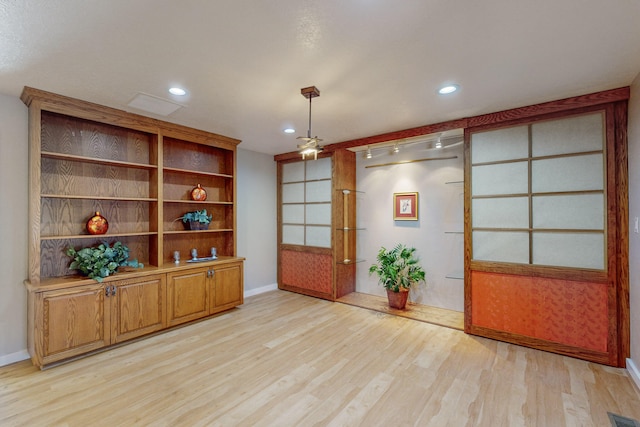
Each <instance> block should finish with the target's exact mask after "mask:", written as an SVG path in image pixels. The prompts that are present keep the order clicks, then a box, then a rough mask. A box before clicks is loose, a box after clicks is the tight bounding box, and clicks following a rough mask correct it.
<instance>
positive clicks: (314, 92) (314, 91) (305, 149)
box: [297, 86, 322, 160]
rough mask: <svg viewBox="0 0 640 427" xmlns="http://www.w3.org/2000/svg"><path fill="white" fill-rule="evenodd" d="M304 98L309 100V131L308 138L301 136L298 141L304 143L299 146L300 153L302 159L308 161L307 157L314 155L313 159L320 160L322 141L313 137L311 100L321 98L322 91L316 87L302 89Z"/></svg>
mask: <svg viewBox="0 0 640 427" xmlns="http://www.w3.org/2000/svg"><path fill="white" fill-rule="evenodd" d="M300 93H301V94H302V96H304V97H305V98H307V99H308V100H309V130H307V136H306V137H305V136H299V137H298V138H297V139H299V140H301V141H304V143H302V144H298V148H299V149H300V151H299V153H300V154H302V159H303V160H304V159H306V157H307V156H310V155H312V154H313V159H314V160H317V159H318V153H320V152H321V151H322V147H321V146H320V144H319V143H320V142H321V141H322V140H321V139H320V138H318V137H317V136H314V137H312V136H311V100H312V99H313V98H315V97H317V96H320V91H319V90H318V88H317V87H315V86H309V87H304V88H302V89H300Z"/></svg>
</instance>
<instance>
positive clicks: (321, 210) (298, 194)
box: [280, 158, 333, 248]
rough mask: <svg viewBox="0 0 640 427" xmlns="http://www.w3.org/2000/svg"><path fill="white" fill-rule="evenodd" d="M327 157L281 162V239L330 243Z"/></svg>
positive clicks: (305, 243)
mask: <svg viewBox="0 0 640 427" xmlns="http://www.w3.org/2000/svg"><path fill="white" fill-rule="evenodd" d="M331 173H332V165H331V158H325V159H318V160H317V161H313V162H296V163H289V164H285V165H284V167H283V169H282V186H281V192H282V199H281V205H280V212H281V225H282V243H284V244H291V245H297V246H312V247H320V248H330V247H331V237H332V225H331V219H332V218H331V203H332V193H333V190H332V180H331Z"/></svg>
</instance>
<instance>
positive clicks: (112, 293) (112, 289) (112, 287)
mask: <svg viewBox="0 0 640 427" xmlns="http://www.w3.org/2000/svg"><path fill="white" fill-rule="evenodd" d="M117 290H118V288H116V285H112V286H111V295H115V294H116V291H117Z"/></svg>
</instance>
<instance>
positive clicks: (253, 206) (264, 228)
mask: <svg viewBox="0 0 640 427" xmlns="http://www.w3.org/2000/svg"><path fill="white" fill-rule="evenodd" d="M237 161H238V182H237V185H238V188H237V192H238V200H237V203H238V204H237V208H238V213H237V221H238V234H237V236H238V237H237V238H238V241H237V249H238V256H241V257H245V258H246V261H245V264H244V288H245V295H252V294H253V293H255V292H256V291H257V290H264V289H276V288H277V251H276V248H277V236H276V234H277V219H276V217H277V213H276V212H277V209H276V182H277V179H276V178H277V175H276V162H275V161H274V160H273V156H271V155H267V154H261V153H257V152H255V151H248V150H242V149H238V160H237Z"/></svg>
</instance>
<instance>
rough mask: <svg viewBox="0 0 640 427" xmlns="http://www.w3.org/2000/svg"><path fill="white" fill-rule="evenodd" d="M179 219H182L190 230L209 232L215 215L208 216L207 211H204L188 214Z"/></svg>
mask: <svg viewBox="0 0 640 427" xmlns="http://www.w3.org/2000/svg"><path fill="white" fill-rule="evenodd" d="M178 219H182V222H183V223H184V226H185V227H186V228H187V229H188V230H207V229H208V228H209V223H210V222H211V220H212V219H213V215H212V214H208V213H207V210H206V209H202V210H201V211H194V212H187V213H186V214H184V215H182V216H181V217H180V218H178Z"/></svg>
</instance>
